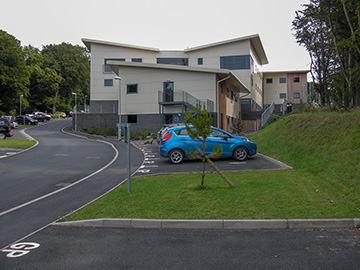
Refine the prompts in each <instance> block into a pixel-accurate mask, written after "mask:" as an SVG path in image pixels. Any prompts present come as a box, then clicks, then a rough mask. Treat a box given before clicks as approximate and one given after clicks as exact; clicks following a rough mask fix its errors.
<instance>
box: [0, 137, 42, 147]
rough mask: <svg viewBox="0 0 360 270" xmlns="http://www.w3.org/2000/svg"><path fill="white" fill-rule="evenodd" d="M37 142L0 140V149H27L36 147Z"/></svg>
mask: <svg viewBox="0 0 360 270" xmlns="http://www.w3.org/2000/svg"><path fill="white" fill-rule="evenodd" d="M35 144H36V141H35V140H31V141H29V140H7V139H5V140H0V147H3V148H18V149H27V148H30V147H31V146H33V145H35Z"/></svg>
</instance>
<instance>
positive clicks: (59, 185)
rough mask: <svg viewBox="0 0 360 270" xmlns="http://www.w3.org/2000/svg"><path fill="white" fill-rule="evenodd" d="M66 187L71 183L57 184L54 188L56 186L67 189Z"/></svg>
mask: <svg viewBox="0 0 360 270" xmlns="http://www.w3.org/2000/svg"><path fill="white" fill-rule="evenodd" d="M68 185H71V183H58V184H56V185H55V186H57V187H67V186H68Z"/></svg>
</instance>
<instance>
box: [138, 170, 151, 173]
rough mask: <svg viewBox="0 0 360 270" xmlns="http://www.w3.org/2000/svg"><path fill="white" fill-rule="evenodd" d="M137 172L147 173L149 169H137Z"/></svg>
mask: <svg viewBox="0 0 360 270" xmlns="http://www.w3.org/2000/svg"><path fill="white" fill-rule="evenodd" d="M138 172H140V173H149V172H150V170H138Z"/></svg>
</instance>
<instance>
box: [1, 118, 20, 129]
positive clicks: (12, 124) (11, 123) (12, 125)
mask: <svg viewBox="0 0 360 270" xmlns="http://www.w3.org/2000/svg"><path fill="white" fill-rule="evenodd" d="M1 117H2V118H6V119H7V120H8V121H9V123H10V128H11V129H13V128H17V127H18V126H19V125H18V124H17V123H16V122H14V121H13V120H14V117H12V116H11V115H5V116H1Z"/></svg>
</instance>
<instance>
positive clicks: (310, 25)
mask: <svg viewBox="0 0 360 270" xmlns="http://www.w3.org/2000/svg"><path fill="white" fill-rule="evenodd" d="M303 6H304V9H303V10H300V11H297V12H296V17H295V20H294V21H293V22H292V23H293V30H294V31H295V38H296V39H297V42H298V43H299V44H301V45H303V46H305V48H306V50H307V51H308V52H309V55H310V58H311V74H312V77H313V81H314V83H315V85H314V88H315V90H316V91H317V92H319V94H320V97H321V104H322V105H329V104H330V102H335V103H336V104H337V105H338V106H339V107H345V108H347V107H349V106H360V86H359V81H360V66H359V63H360V48H359V46H360V45H359V44H360V26H359V25H360V2H359V1H358V0H310V4H307V5H303Z"/></svg>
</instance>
